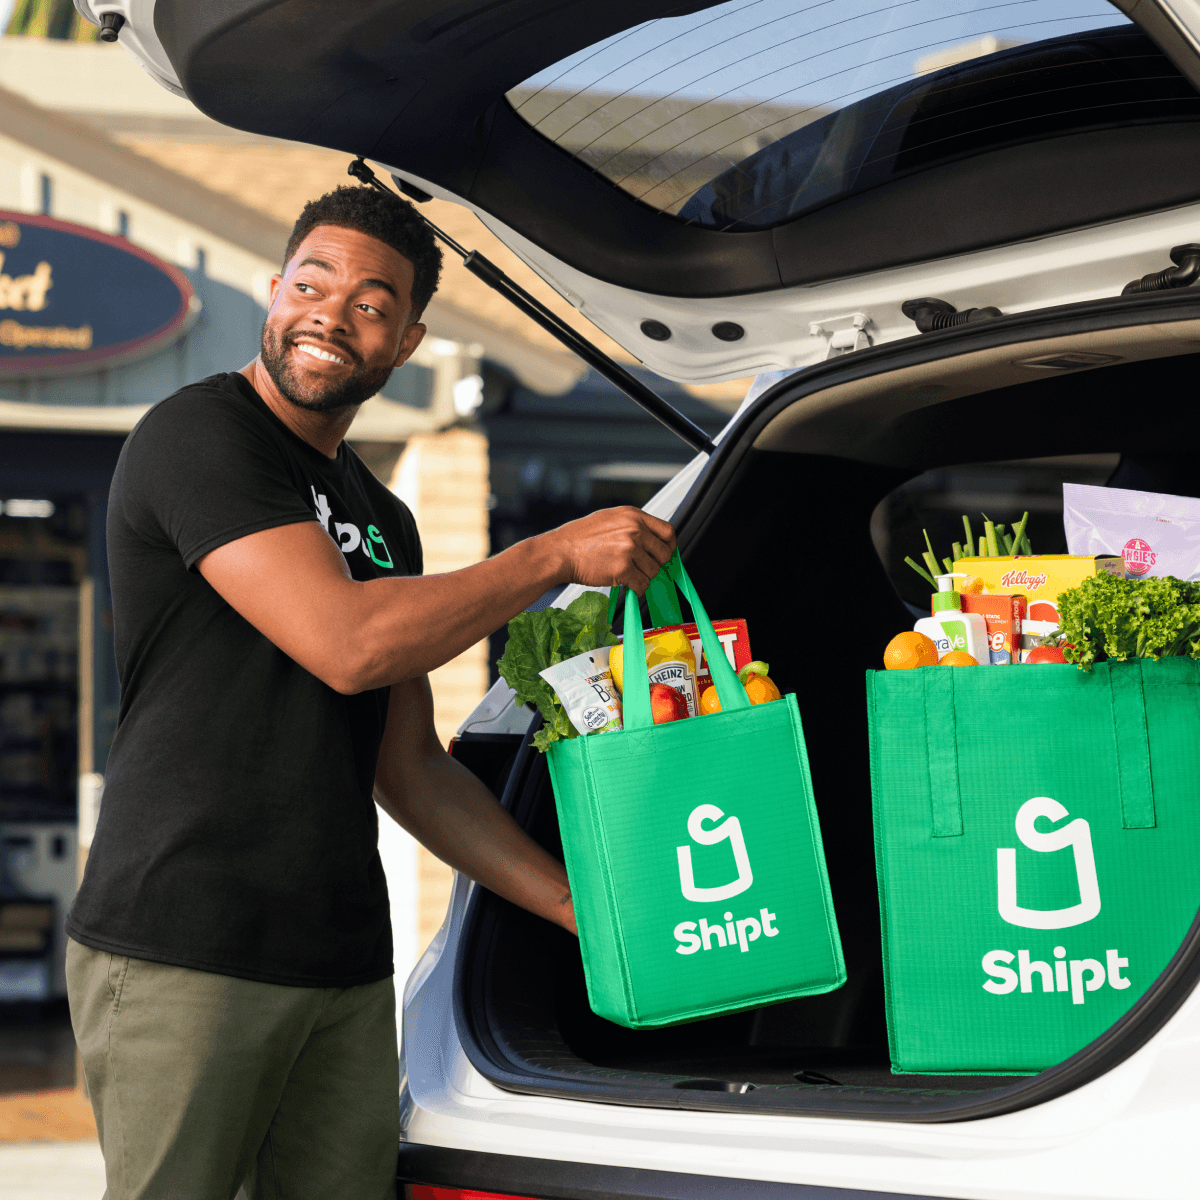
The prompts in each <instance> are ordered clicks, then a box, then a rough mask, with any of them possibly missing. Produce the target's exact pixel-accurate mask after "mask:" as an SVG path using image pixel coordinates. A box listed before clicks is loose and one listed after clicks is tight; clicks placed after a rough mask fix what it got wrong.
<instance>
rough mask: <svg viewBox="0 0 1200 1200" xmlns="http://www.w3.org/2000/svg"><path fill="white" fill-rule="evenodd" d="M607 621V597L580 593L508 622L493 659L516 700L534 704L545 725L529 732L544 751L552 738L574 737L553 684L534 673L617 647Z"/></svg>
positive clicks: (519, 702)
mask: <svg viewBox="0 0 1200 1200" xmlns="http://www.w3.org/2000/svg"><path fill="white" fill-rule="evenodd" d="M616 644H617V638H616V637H615V636H614V635H613V631H612V626H611V625H610V624H609V622H608V597H607V596H605V595H602V594H601V593H600V592H584V593H583V595H582V596H579V597H577V598H576V599H574V600H572V601H571V603H570V604H568V605H567V607H566V608H544V609H542V611H541V612H523V613H518V614H517V615H516V616H515V617H513V619H512V620H511V621H509V623H508V645H507V646H505V648H504V653H503V655H501V657H500V661H499V662H498V663H497V664H496V665H497V667H498V668H499V671H500V674H501V675H502V676H503V678H504V682H505V683H507V684H508V686H509V687H510V688H512V689H513V690H514V691H515V692H516V693H517V703H518V704H534V705H536V706H537V710H538V712H540V713H541V714H542V717H543V718H544V719H545V724H544V725H543V726H542V728H541V729H539V730H538V732H537V733H535V734H534V735H533V744H534V746H535V747H536V748H537V749H538V750H540V751H541V752H542V753H543V754H545V753H546V750H547V749H548V748H549V746H550V743H551V742H557V741H558V740H559V738H573V737H577V736H578V731H577V730H576V728H575V726H574V725H572V724H571V722H570V721H569V720H568V719H567V713H566V709H564V708H563V706H562V702H561V701H560V700H559V698H558V696H557V695H555V692H554V689H553V688H552V687H551V686H550V685H549V684H548V683H547V682H546V681H545V680H544V679H543V678H542V677H541V675H540V674H538V672H539V671H544V670H545V669H546V668H547V667H550V666H553V665H554V664H555V663H559V662H562V661H563V660H564V659H567V658H574V657H575V655H577V654H583V653H584V652H585V651H587V650H598V649H599V648H600V647H601V646H615V645H616Z"/></svg>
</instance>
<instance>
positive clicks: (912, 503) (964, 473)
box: [871, 452, 1128, 617]
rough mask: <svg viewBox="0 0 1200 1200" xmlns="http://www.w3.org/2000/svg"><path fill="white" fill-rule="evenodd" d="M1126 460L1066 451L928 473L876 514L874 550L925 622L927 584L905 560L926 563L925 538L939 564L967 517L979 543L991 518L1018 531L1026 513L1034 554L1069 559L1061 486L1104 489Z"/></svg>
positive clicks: (888, 500)
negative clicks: (985, 520)
mask: <svg viewBox="0 0 1200 1200" xmlns="http://www.w3.org/2000/svg"><path fill="white" fill-rule="evenodd" d="M1120 461H1121V456H1120V454H1118V453H1115V452H1114V453H1111V454H1065V455H1057V456H1054V457H1050V458H1026V459H1014V460H1012V461H1011V462H983V463H965V464H962V465H959V466H952V467H938V468H936V469H935V470H932V471H925V472H924V473H923V474H921V475H917V476H916V477H915V478H913V479H910V480H909V481H908V482H907V483H904V484H902V485H901V486H900V487H898V488H896V490H895V491H893V492H890V493H889V494H888V495H887V496H885V497H884V498H883V500H881V501H880V503H879V504H878V505H877V506H876V508H875V511H874V513H873V514H872V516H871V540H872V541H873V542H874V543H875V552H876V553H877V554H878V555H879V558H880V561H881V562H882V563H883V566H884V569H885V570H886V571H887V573H888V578H889V579H890V580H891V582H892V586H893V587H895V589H896V591H897V592H898V593H899V594H900V596H901V598H902V599H903V600H904V602H905V603H906V604H908V605H909V606H910V607H912V608H913V609H914V611H917V610H919V612H920V615H921V616H926V617H927V616H928V615H929V585H928V584H927V583H926V582H925V580H923V579H922V578H921V577H920V576H919V575H918V574H917V573H916V571H914V570H913V569H912V567H910V566H909V565H908V564H907V563H906V562H905V561H904V560H905V558H912V559H915V560H916V561H917V562H918V563H919V562H921V552H922V551H923V550H925V548H926V545H925V534H926V533H928V535H929V541H930V544H931V545H932V546H933V552H934V556H935V558H937V559H938V560H939V561H940V560H941V559H942V558H943V557H945V556H947V555H950V554H951V547H952V546H953V544H954V543H955V542H959V543H962V542H964V541H965V538H966V534H965V530H964V527H963V517H964V516H966V517H967V518H968V519H969V520H970V522H971V531H972V535H973V536H974V537H975V538H976V539H978V537H979V535H980V534H982V533H983V523H984V519H985V518H987V519H988V520H991V521H995V522H996V523H997V524H1002V525H1005V526H1006V527H1008V528H1009V529H1010V530H1012V529H1015V527H1016V526H1017V524H1018V523H1019V522H1020V520H1021V516H1022V514H1023V513H1026V512H1027V513H1029V521H1028V524H1027V525H1026V531H1027V534H1028V537H1029V542H1030V546H1031V548H1032V549H1033V552H1034V553H1035V554H1065V553H1066V552H1067V537H1066V534H1065V533H1064V532H1063V516H1062V514H1063V498H1062V485H1063V484H1064V483H1087V484H1091V485H1093V486H1095V487H1102V486H1104V485H1105V484H1106V483H1108V482H1109V480H1110V479H1111V478H1112V476H1113V472H1114V471H1115V470H1116V469H1117V466H1118V464H1119V463H1120ZM1126 486H1128V485H1126Z"/></svg>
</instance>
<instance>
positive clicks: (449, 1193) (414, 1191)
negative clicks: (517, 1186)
mask: <svg viewBox="0 0 1200 1200" xmlns="http://www.w3.org/2000/svg"><path fill="white" fill-rule="evenodd" d="M404 1194H405V1196H406V1197H407V1198H408V1200H532V1197H530V1196H513V1195H511V1194H510V1193H508V1192H477V1191H474V1190H473V1189H471V1188H443V1187H426V1186H425V1185H424V1184H423V1183H410V1184H407V1185H406V1186H405V1188H404Z"/></svg>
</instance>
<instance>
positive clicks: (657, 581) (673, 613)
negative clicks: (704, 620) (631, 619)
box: [608, 571, 683, 629]
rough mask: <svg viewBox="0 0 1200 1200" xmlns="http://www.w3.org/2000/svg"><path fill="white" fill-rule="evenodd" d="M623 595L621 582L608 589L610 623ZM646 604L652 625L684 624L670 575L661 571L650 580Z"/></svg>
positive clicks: (654, 627)
mask: <svg viewBox="0 0 1200 1200" xmlns="http://www.w3.org/2000/svg"><path fill="white" fill-rule="evenodd" d="M620 595H621V586H620V584H614V585H613V586H612V587H611V588H609V591H608V623H609V624H610V625H611V624H612V623H613V618H614V617H615V616H616V615H617V601H618V599H619V598H620ZM646 604H647V606H648V607H649V609H650V627H651V628H652V629H658V628H659V627H660V626H662V625H682V624H683V611H682V609H680V607H679V593H678V592H677V591H676V590H675V585H674V584H673V583H672V582H671V579H670V576H668V575H664V574H663V573H662V572H661V571H660V572H659V573H658V574H657V575H655V577H654V578H653V579H652V580H650V586H649V587H648V588H647V589H646Z"/></svg>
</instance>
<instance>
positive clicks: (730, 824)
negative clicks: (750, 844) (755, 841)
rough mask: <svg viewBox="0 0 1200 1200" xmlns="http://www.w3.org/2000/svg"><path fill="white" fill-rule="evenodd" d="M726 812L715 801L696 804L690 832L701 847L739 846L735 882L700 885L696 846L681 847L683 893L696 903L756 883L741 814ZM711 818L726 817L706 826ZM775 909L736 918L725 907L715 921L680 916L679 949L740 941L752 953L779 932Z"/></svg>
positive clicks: (718, 946) (678, 850) (712, 901)
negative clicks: (694, 861) (695, 864)
mask: <svg viewBox="0 0 1200 1200" xmlns="http://www.w3.org/2000/svg"><path fill="white" fill-rule="evenodd" d="M722 817H725V814H724V813H723V812H722V811H721V810H720V809H719V808H718V807H717V806H716V805H715V804H700V805H697V806H696V807H695V808H694V809H692V812H691V815H690V816H689V817H688V820H687V831H688V835H689V836H690V837H691V839H692V841H693V842H695V843H696V844H697V845H699V846H719V845H720V844H721V843H722V842H728V843H729V846H730V849H731V850H732V851H733V863H732V864H731V865H732V866H733V868H734V869H735V870H736V871H737V876H736V878H734V879H733V880H732V881H730V882H729V883H723V884H720V885H718V886H717V887H697V886H696V876H695V871H694V868H693V866H692V848H691V846H676V847H675V854H676V857H677V858H678V860H679V889H680V891H681V892H683V898H684V899H685V900H690V901H692V902H693V903H694V904H719V903H721V902H723V901H725V900H732V899H733V898H734V896H740V895H741V894H742V893H743V892H744V891H746V890H747V889H748V888H749V887H750V885H751V884H752V883H753V882H754V871H753V869H752V868H751V866H750V852H749V851H748V850H747V849H746V839H745V838H744V837H743V836H742V823H741V821H739V820H738V819H737V817H725V819H724V820H723V821H722V820H721V818H722ZM706 821H709V822H715V821H721V823H720V824H719V825H713V827H712V828H711V829H705V828H704V823H705V822H706ZM713 915H714V916H715V915H716V914H715V913H714V914H713ZM774 920H775V914H774V913H773V912H768V911H767V910H766V909H765V908H760V909H759V910H758V916H757V917H739V918H735V917H734V915H733V909H732V908H731V909H729V911H727V912H725V913H724V914H723V915H722V918H721V920H720V921H715V922H714V923H713V924H711V925H710V924H709V922H708V918H707V917H701V918H700V922H699V925H697V923H696V922H695V921H680V922H679V924H678V925H676V926H675V940H676V941H677V942H680V943H682V944H681V945H679V946H676V947H675V953H676V954H696V953H698V952H699V951H700V950H713V949H718V950H719V949H721V948H722V947H726V946H727V947H730V948H732V947H734V946H737V947H738V948H739V949H740V950H741V952H742V953H743V954H748V953H749V952H750V943H751V942H757V941H758V939H759V938H760V937H769V938H773V937H778V936H779V930H778V929H777V928H776V927H775V926H774V925H772V922H773V921H774Z"/></svg>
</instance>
